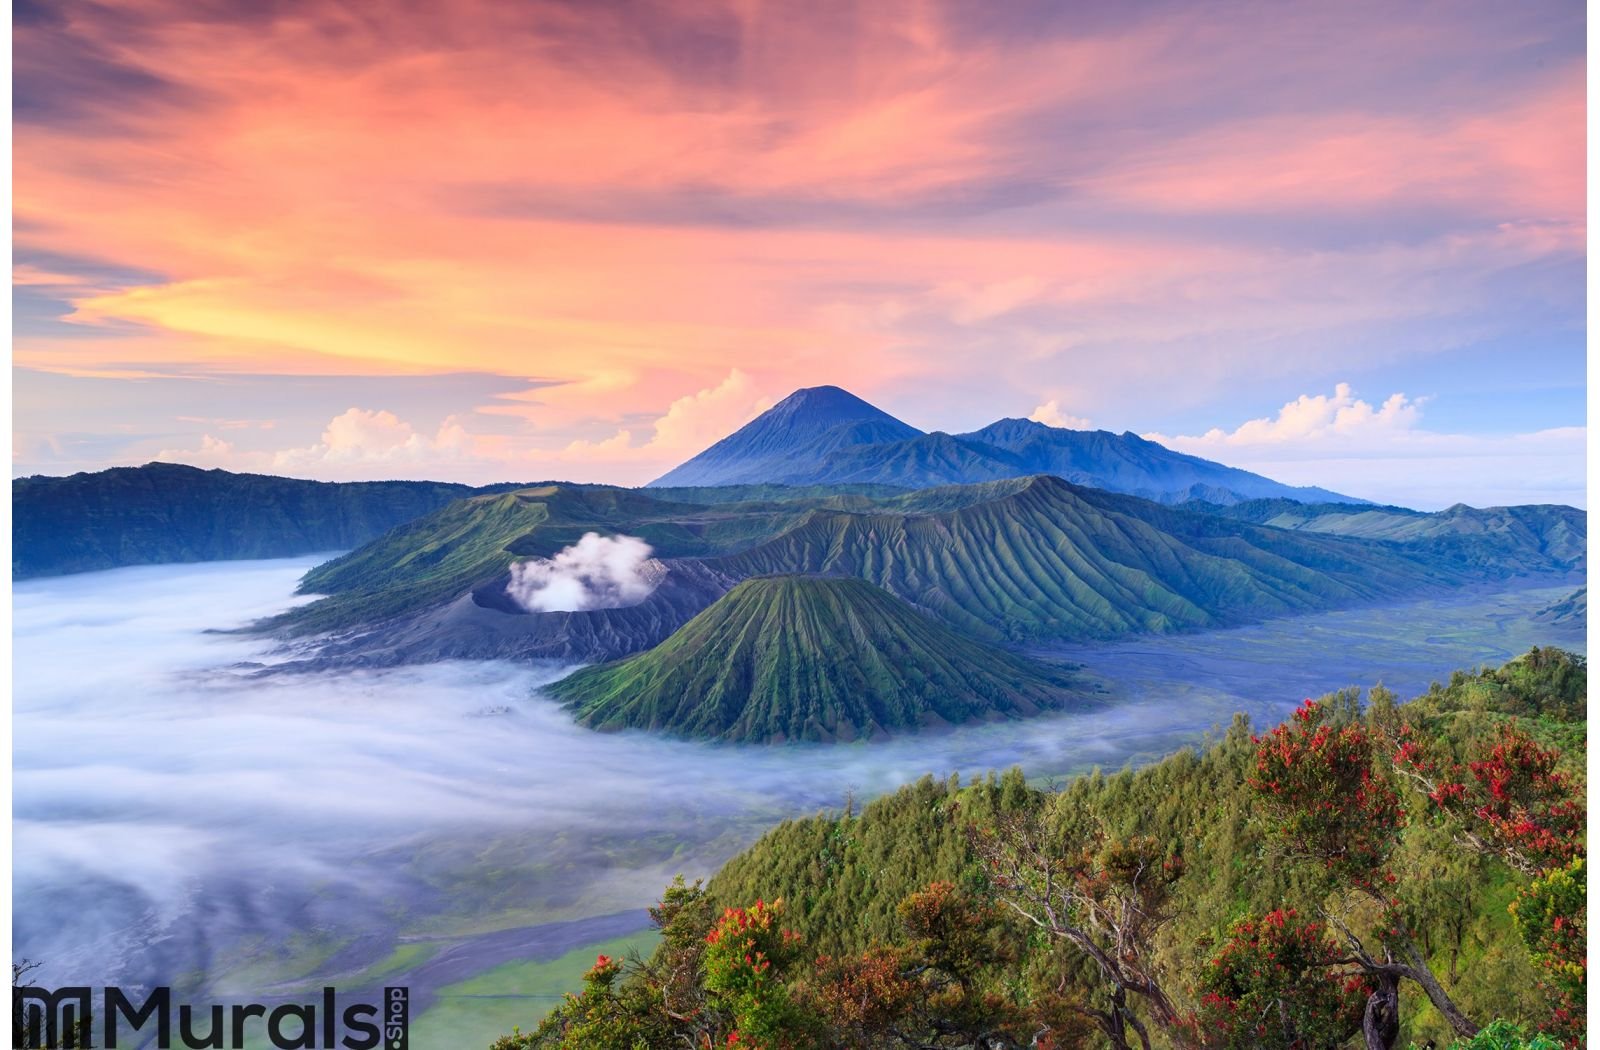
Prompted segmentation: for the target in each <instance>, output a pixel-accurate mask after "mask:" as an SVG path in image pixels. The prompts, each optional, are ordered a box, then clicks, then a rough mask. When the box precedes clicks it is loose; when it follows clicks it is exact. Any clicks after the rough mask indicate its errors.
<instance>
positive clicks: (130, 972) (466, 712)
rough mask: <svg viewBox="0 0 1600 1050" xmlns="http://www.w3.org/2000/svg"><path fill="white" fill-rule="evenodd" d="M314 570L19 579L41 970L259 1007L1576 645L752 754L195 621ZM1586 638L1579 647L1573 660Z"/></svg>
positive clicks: (21, 768)
mask: <svg viewBox="0 0 1600 1050" xmlns="http://www.w3.org/2000/svg"><path fill="white" fill-rule="evenodd" d="M315 561H316V559H311V558H302V559H290V560H282V561H270V562H245V563H228V564H211V565H188V566H164V567H143V568H135V569H121V570H116V571H113V572H105V573H95V574H89V575H82V576H73V577H66V578H61V579H54V580H43V581H33V582H28V583H24V584H21V585H19V586H18V587H17V588H16V597H15V614H16V629H15V642H16V669H15V740H16V744H15V754H14V772H15V810H14V817H15V823H14V827H15V858H16V861H15V876H14V880H15V881H14V901H15V909H16V910H15V914H16V920H15V936H14V949H15V951H16V953H17V954H18V955H19V956H23V957H28V958H33V959H37V960H41V961H42V962H43V963H44V967H45V968H44V970H43V972H42V973H41V975H40V976H41V979H42V980H44V981H47V982H51V983H72V984H93V985H100V984H106V983H119V982H120V983H125V984H146V983H171V984H175V985H177V986H179V987H180V988H184V987H187V988H189V989H191V990H195V989H199V988H209V989H211V990H215V991H226V992H235V993H247V994H266V993H269V992H271V991H273V990H281V989H285V988H292V987H294V986H296V985H298V984H300V983H302V982H305V981H307V980H322V979H336V978H348V979H352V980H353V979H355V977H356V976H359V975H361V974H362V973H364V972H366V971H368V970H369V969H370V968H371V967H372V966H373V965H374V964H375V963H377V962H378V961H380V960H382V959H383V958H384V957H385V956H387V955H389V953H390V952H391V951H392V950H393V949H394V947H395V945H396V944H397V943H399V942H400V940H401V939H421V940H430V941H442V942H444V941H448V942H452V943H470V939H471V938H472V937H473V936H475V935H479V934H485V933H488V932H491V931H494V930H497V929H509V928H512V927H519V926H532V925H537V924H539V923H544V922H549V921H552V920H557V919H570V918H581V917H584V916H594V915H602V914H607V913H611V912H617V911H620V910H623V909H637V908H642V907H643V906H644V905H646V904H648V903H650V902H651V901H653V900H655V899H656V894H658V892H659V890H660V887H661V885H662V884H663V883H664V882H665V881H666V880H667V879H669V878H670V877H671V876H672V874H673V873H674V872H677V871H684V872H686V873H687V874H689V875H690V876H698V875H704V874H707V873H709V872H710V871H711V870H712V869H713V868H714V867H715V865H716V864H718V863H720V862H721V861H722V860H723V859H725V858H726V857H727V856H729V855H730V854H732V853H733V852H735V851H736V850H738V849H739V848H741V847H743V846H744V845H746V844H748V843H749V842H750V841H751V840H752V839H753V838H754V837H755V836H756V835H758V834H759V833H760V831H761V829H762V828H764V827H767V826H770V825H771V824H772V823H775V822H776V821H778V820H781V819H782V818H784V817H786V816H792V815H796V814H800V813H805V812H809V811H812V810H815V809H817V808H819V807H824V806H827V807H832V806H836V805H838V804H840V803H841V802H842V800H843V799H844V797H845V795H846V793H847V792H850V793H853V794H854V795H855V796H856V797H857V798H864V797H867V796H871V795H875V794H878V793H881V792H884V791H887V790H890V789H892V788H893V787H895V786H896V785H898V784H901V783H904V782H906V781H908V780H911V779H915V778H916V777H918V776H921V775H922V774H924V773H930V772H931V773H933V774H935V775H940V776H943V775H947V774H949V773H950V772H952V771H959V772H962V773H963V774H966V775H971V774H977V773H981V772H983V771H986V770H989V769H993V768H1004V767H1006V766H1008V765H1011V764H1013V763H1021V764H1022V765H1023V766H1024V768H1025V769H1026V770H1027V771H1028V773H1029V774H1030V775H1047V774H1054V775H1060V774H1064V773H1068V772H1072V771H1075V770H1080V769H1084V768H1087V767H1088V766H1090V765H1094V764H1102V765H1110V766H1117V765H1120V764H1122V762H1124V761H1125V760H1128V759H1130V758H1133V759H1144V758H1151V757H1155V756H1157V755H1159V754H1161V753H1164V752H1166V751H1168V750H1170V749H1172V748H1173V747H1175V746H1178V745H1179V744H1181V743H1183V742H1185V741H1187V740H1191V739H1195V738H1197V737H1198V735H1199V734H1200V733H1202V732H1204V731H1205V730H1207V729H1209V728H1211V727H1214V726H1218V725H1221V724H1224V723H1225V722H1226V721H1227V719H1228V718H1229V716H1230V714H1231V712H1232V711H1234V710H1236V709H1243V710H1248V711H1250V712H1251V713H1252V714H1253V715H1254V716H1255V717H1256V718H1257V719H1258V721H1268V720H1275V719H1277V718H1278V717H1281V715H1282V714H1283V713H1284V712H1285V711H1287V710H1288V709H1289V708H1290V707H1292V706H1293V704H1294V703H1295V702H1296V701H1298V700H1299V699H1300V698H1301V697H1303V696H1306V695H1314V694H1317V693H1321V692H1324V691H1326V690H1328V689H1332V688H1336V687H1339V686H1343V685H1347V684H1351V683H1362V684H1370V683H1371V682H1372V681H1374V680H1376V679H1378V678H1386V679H1387V680H1388V681H1389V683H1390V684H1391V685H1394V686H1396V687H1398V688H1400V689H1402V691H1403V692H1404V691H1415V689H1417V688H1420V687H1422V686H1424V685H1425V684H1426V682H1427V680H1428V678H1430V677H1434V676H1440V675H1443V674H1445V673H1447V672H1448V671H1449V670H1450V669H1452V668H1454V667H1457V666H1462V665H1470V664H1473V663H1475V662H1478V661H1480V660H1492V659H1499V658H1501V657H1502V656H1503V655H1504V654H1506V653H1509V652H1514V651H1516V650H1518V649H1520V648H1523V647H1525V645H1526V644H1528V643H1529V642H1531V641H1560V640H1562V639H1556V638H1552V637H1550V636H1549V629H1547V628H1539V629H1535V628H1534V627H1532V626H1530V625H1529V624H1528V622H1527V617H1528V614H1529V613H1531V612H1533V611H1536V610H1537V609H1539V608H1542V607H1543V605H1545V604H1547V603H1548V602H1549V601H1550V600H1551V598H1552V596H1559V595H1558V594H1553V592H1551V591H1549V590H1544V591H1537V592H1534V591H1529V592H1521V593H1519V594H1511V595H1498V596H1478V597H1476V598H1473V599H1470V600H1463V601H1462V602H1460V603H1449V602H1438V601H1436V602H1432V603H1425V604H1423V605H1418V606H1412V607H1407V608H1405V609H1401V610H1369V611H1366V612H1354V613H1351V612H1347V613H1339V614H1330V615H1328V616H1320V617H1311V618H1306V619H1302V620H1296V621H1290V622H1283V623H1279V624H1275V625H1270V626H1268V627H1263V628H1254V629H1250V630H1247V631H1231V632H1217V633H1213V634H1209V635H1201V636H1189V637H1187V638H1183V639H1162V640H1144V641H1140V642H1137V643H1128V644H1125V645H1122V646H1115V647H1109V648H1100V649H1075V650H1073V651H1072V653H1071V656H1072V658H1073V659H1075V660H1078V661H1081V662H1084V663H1085V664H1087V665H1088V668H1089V670H1090V671H1091V672H1092V673H1094V674H1095V675H1096V676H1098V677H1099V678H1101V679H1102V680H1103V681H1104V682H1105V683H1106V687H1107V688H1108V689H1109V690H1110V692H1111V695H1112V696H1113V697H1114V698H1115V699H1116V701H1117V702H1116V703H1115V704H1114V705H1112V706H1110V707H1108V708H1107V709H1105V710H1102V711H1097V712H1094V713H1089V714H1067V715H1058V716H1049V717H1045V718H1039V719H1035V720H1032V721H1028V722H1018V723H1008V724H999V725H989V726H981V727H975V728H970V729H961V730H957V731H953V732H949V733H945V734H940V735H923V736H917V737H906V738H901V739H898V740H895V741H891V742H889V743H886V744H881V745H866V744H856V745H848V746H836V747H813V748H788V749H771V750H766V749H759V748H736V747H727V746H709V745H697V744H692V743H684V742H678V741H669V740H661V739H655V738H651V737H648V736H644V735H639V734H618V735H604V734H599V733H594V732H591V731H589V730H585V729H580V728H577V727H575V726H574V725H573V724H572V723H571V721H570V719H569V718H568V717H567V716H566V714H565V713H564V712H563V711H562V710H561V709H560V708H559V707H558V706H557V705H556V704H555V703H554V702H552V701H550V700H548V699H546V698H545V697H543V696H542V695H541V694H540V693H539V691H538V690H539V686H540V685H542V684H544V683H547V682H549V681H550V680H552V679H553V678H554V677H556V676H557V675H558V674H560V673H562V669H559V668H548V667H547V668H534V667H527V666H516V665H511V664H506V663H475V664H468V663H444V664H435V665H430V666H424V667H411V668H399V669H392V670H384V671H378V672H361V673H344V674H338V675H328V676H306V675H277V676H269V677H260V676H256V675H252V673H251V669H250V668H247V667H241V666H239V665H240V664H241V663H242V662H246V661H252V660H259V659H262V658H264V657H266V656H267V649H268V646H267V643H263V642H261V641H259V640H250V639H244V638H241V637H239V636H233V635H227V634H214V633H207V629H208V628H226V627H231V626H236V625H239V624H242V623H245V622H248V621H250V620H252V619H254V618H256V617H259V616H262V615H265V614H268V613H271V612H273V611H275V610H278V609H281V608H283V607H285V606H287V605H288V604H290V603H291V601H294V600H297V599H292V598H291V597H290V596H291V593H292V591H293V588H294V585H295V582H296V581H297V579H298V578H299V576H300V575H301V574H302V573H303V572H304V571H305V570H306V569H307V568H309V567H310V566H311V565H312V564H313V563H314V562H315ZM1580 644H1581V643H1580Z"/></svg>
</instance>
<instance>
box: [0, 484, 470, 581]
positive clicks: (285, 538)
mask: <svg viewBox="0 0 1600 1050" xmlns="http://www.w3.org/2000/svg"><path fill="white" fill-rule="evenodd" d="M478 491H484V490H479V489H473V488H471V487H469V486H467V485H451V484H444V483H441V482H432V481H362V482H326V481H304V480H300V479H297V478H280V477H272V476H269V475H263V474H233V473H229V472H228V471H225V470H200V469H199V468H197V467H187V466H182V465H180V464H176V463H149V464H146V465H145V466H142V467H117V468H113V469H111V470H102V471H99V472H97V473H93V474H73V475H71V476H70V477H60V478H53V477H42V476H35V477H27V478H16V479H14V480H13V481H12V482H11V521H12V525H11V528H12V534H11V537H12V548H11V549H12V557H11V572H12V576H13V578H15V579H19V580H25V579H29V578H30V577H35V576H56V575H60V574H63V573H73V572H93V571H96V570H99V569H114V568H117V567H119V566H123V565H150V564H159V563H163V562H197V561H221V560H230V559H240V558H282V557H287V556H290V555H295V554H307V553H311V552H314V551H329V550H343V549H347V548H350V547H355V546H359V545H360V544H363V543H366V542H367V541H368V540H371V539H374V538H376V537H377V536H379V535H382V534H383V533H384V532H386V531H388V530H389V529H392V528H394V527H395V526H396V525H399V524H401V523H402V522H405V521H409V520H411V519H413V518H417V517H420V516H422V515H424V514H427V513H429V512H431V511H434V510H437V509H438V508H440V507H442V506H444V505H445V504H447V503H449V502H450V501H452V500H456V499H460V498H461V497H463V496H468V495H471V494H473V493H474V492H478Z"/></svg>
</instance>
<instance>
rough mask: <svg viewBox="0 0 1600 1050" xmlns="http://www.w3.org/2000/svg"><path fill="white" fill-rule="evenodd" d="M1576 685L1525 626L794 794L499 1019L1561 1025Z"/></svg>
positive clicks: (623, 1032)
mask: <svg viewBox="0 0 1600 1050" xmlns="http://www.w3.org/2000/svg"><path fill="white" fill-rule="evenodd" d="M1586 689H1587V674H1586V668H1585V665H1584V662H1583V660H1582V659H1581V658H1577V657H1572V656H1570V655H1568V654H1566V653H1563V652H1560V651H1557V650H1548V649H1546V650H1538V649H1536V650H1534V651H1532V652H1531V653H1529V654H1527V655H1526V656H1524V657H1522V658H1520V659H1518V660H1516V661H1514V662H1512V663H1511V664H1508V665H1507V666H1505V667H1503V668H1499V669H1493V670H1484V671H1480V672H1476V673H1461V674H1457V675H1456V676H1454V677H1453V678H1452V680H1451V681H1450V682H1449V683H1447V684H1439V685H1435V687H1434V688H1433V689H1431V690H1430V691H1429V692H1428V693H1427V694H1425V695H1423V696H1421V697H1419V698H1417V699H1416V700H1414V701H1413V702H1411V703H1408V704H1405V705H1398V704H1397V703H1396V702H1395V700H1396V698H1395V697H1394V696H1392V694H1389V693H1388V692H1387V691H1385V690H1383V689H1382V688H1381V687H1378V688H1374V689H1373V690H1372V691H1371V692H1370V694H1368V695H1367V696H1366V697H1365V698H1363V697H1362V696H1361V695H1360V694H1359V692H1358V691H1356V690H1347V691H1343V692H1340V693H1335V694H1332V695H1330V696H1328V697H1325V698H1323V699H1322V700H1321V701H1319V702H1315V703H1312V702H1308V703H1307V704H1306V705H1304V706H1303V707H1302V708H1301V710H1300V711H1299V712H1297V714H1296V717H1295V719H1293V720H1292V721H1291V722H1288V723H1285V724H1284V725H1283V726H1280V727H1278V728H1277V729H1276V730H1274V731H1273V732H1272V733H1269V734H1266V735H1263V736H1259V737H1257V736H1254V735H1252V733H1251V731H1250V727H1249V726H1248V724H1247V723H1246V722H1245V721H1244V720H1243V718H1242V717H1241V718H1238V719H1236V720H1235V722H1234V724H1233V725H1232V726H1231V727H1230V728H1229V729H1228V730H1227V731H1226V733H1224V734H1223V735H1222V736H1221V737H1220V738H1218V739H1216V740H1215V741H1214V742H1212V743H1211V744H1210V745H1209V746H1207V747H1205V748H1203V749H1200V750H1191V749H1186V750H1183V751H1180V752H1178V753H1176V754H1174V755H1172V756H1170V757H1168V758H1166V759H1165V760H1163V761H1161V762H1158V763H1155V764H1153V765H1151V766H1148V767H1146V768H1143V769H1138V770H1133V769H1126V770H1123V771H1122V772H1119V773H1116V774H1114V775H1105V774H1102V773H1098V772H1096V773H1094V774H1091V775H1088V776H1084V777H1081V778H1078V779H1076V780H1074V781H1073V782H1072V783H1071V784H1069V785H1067V786H1066V787H1065V788H1063V789H1061V790H1040V789H1038V788H1035V787H1032V786H1030V785H1029V784H1028V783H1027V782H1026V780H1025V778H1024V777H1023V774H1022V773H1021V771H1019V770H1011V771H1009V772H1007V773H1006V774H1005V775H1003V776H1000V777H996V776H994V775H993V774H991V775H990V776H989V777H987V778H986V779H982V780H977V781H974V782H972V783H970V784H966V785H963V784H962V783H961V782H960V781H959V780H958V779H956V778H952V779H950V780H948V781H943V782H941V781H936V780H934V779H932V778H924V779H923V780H922V781H920V782H918V783H916V784H913V785H910V786H907V787H906V788H904V789H902V790H900V791H898V792H896V793H894V794H892V795H889V796H886V797H884V798H881V799H878V800H877V801H874V802H873V803H871V804H869V805H868V806H866V807H865V808H864V809H863V810H862V811H860V812H859V813H857V812H853V811H846V812H844V813H832V814H819V815H817V816H815V817H811V818H807V819H803V820H795V821H789V822H786V823H784V824H782V825H780V826H779V827H777V828H775V829H773V830H772V831H771V832H769V833H768V834H767V835H766V836H765V837H764V838H763V839H762V840H761V841H759V842H758V843H757V844H756V845H755V846H753V847H752V848H751V849H749V850H748V851H746V852H745V853H743V854H741V855H740V856H738V857H736V858H734V860H732V861H731V862H729V863H728V864H727V865H726V866H725V867H724V868H723V869H722V870H721V871H720V872H719V873H718V874H717V875H716V876H715V878H713V879H712V880H711V882H710V884H709V885H708V886H705V887H701V886H699V885H698V884H697V885H695V886H686V885H684V884H683V883H682V882H681V880H680V881H679V882H678V883H676V884H675V885H674V886H672V887H669V889H668V890H667V892H666V894H665V895H664V897H663V900H662V903H661V905H660V906H659V907H658V908H656V909H654V910H653V915H654V917H655V919H656V921H657V924H658V927H659V928H660V929H661V931H662V934H663V941H662V944H661V946H660V947H659V948H658V949H657V951H656V952H655V954H654V955H653V956H652V957H651V958H650V959H648V960H644V961H641V962H640V963H638V964H636V965H633V966H630V967H623V966H620V965H617V964H616V963H615V962H613V961H612V960H602V961H601V962H600V963H599V964H597V965H596V966H595V967H593V968H591V970H590V971H589V972H588V974H586V975H585V984H584V988H583V990H582V992H581V993H579V994H577V995H574V996H571V997H569V998H568V1000H567V1001H566V1002H565V1003H564V1005H563V1006H562V1007H561V1008H560V1009H559V1010H557V1011H555V1012H554V1013H552V1014H551V1015H550V1016H549V1017H547V1018H546V1019H545V1021H544V1022H543V1023H542V1024H541V1025H540V1026H539V1028H538V1029H537V1031H535V1032H531V1033H522V1034H518V1035H516V1036H511V1037H507V1038H505V1039H502V1040H500V1041H499V1042H497V1043H496V1044H495V1047H496V1050H532V1048H535V1047H540V1048H548V1047H567V1048H576V1047H612V1046H616V1047H667V1046H672V1045H694V1046H700V1045H716V1046H724V1045H730V1046H745V1047H752V1046H759V1047H767V1048H773V1047H788V1048H803V1047H972V1046H985V1047H989V1048H1001V1047H1022V1046H1039V1047H1052V1048H1056V1050H1062V1048H1067V1047H1079V1046H1081V1047H1098V1046H1112V1047H1132V1046H1139V1045H1142V1044H1143V1043H1144V1040H1145V1039H1146V1038H1148V1040H1149V1043H1148V1045H1152V1046H1159V1047H1176V1048H1185V1050H1187V1048H1201V1047H1223V1046H1239V1047H1244V1046H1250V1047H1283V1048H1285V1050H1287V1048H1289V1047H1300V1048H1306V1050H1311V1048H1318V1047H1321V1048H1335V1047H1353V1046H1358V1045H1361V1046H1367V1047H1385V1048H1388V1047H1403V1046H1406V1045H1407V1043H1408V1041H1410V1042H1414V1043H1416V1044H1419V1045H1420V1044H1423V1043H1425V1042H1428V1041H1431V1042H1432V1043H1433V1044H1434V1045H1437V1046H1443V1045H1455V1046H1458V1047H1470V1048H1474V1050H1478V1048H1488V1047H1495V1048H1499V1047H1519V1048H1525V1047H1539V1048H1544V1047H1554V1046H1558V1045H1559V1046H1568V1047H1570V1046H1577V1045H1581V1041H1582V1038H1583V1036H1582V1030H1581V1024H1582V1021H1581V1019H1582V1008H1583V995H1584V982H1583V978H1584V977H1585V976H1586V968H1585V965H1584V960H1583V954H1582V952H1583V949H1582V945H1583V943H1584V929H1585V927H1586V905H1585V901H1584V895H1583V893H1582V886H1583V869H1582V857H1583V853H1584V845H1583V840H1582V831H1581V829H1582V826H1583V811H1582V806H1583V798H1584V782H1583V775H1584V774H1583V767H1584V743H1583V742H1584V736H1585V733H1584V721H1583V720H1584V700H1585V694H1586ZM1555 740H1560V741H1564V742H1565V749H1564V751H1563V752H1561V753H1557V751H1556V750H1555V749H1554V748H1553V747H1552V746H1551V743H1552V742H1553V741H1555ZM1474 796H1475V797H1476V798H1477V799H1478V802H1477V803H1476V804H1468V805H1465V806H1459V805H1456V804H1455V801H1456V800H1458V799H1462V798H1466V799H1472V798H1473V797H1474ZM729 944H732V945H733V946H734V949H735V950H731V951H730V950H724V948H725V947H726V946H727V945H729ZM1269 961H1270V964H1271V965H1270V967H1269V965H1268V963H1269ZM1280 1004H1281V1006H1280ZM1363 1020H1365V1021H1366V1022H1368V1023H1369V1027H1370V1028H1371V1030H1372V1033H1373V1034H1371V1035H1369V1036H1368V1037H1366V1039H1365V1040H1363V1037H1362V1036H1361V1025H1362V1023H1363ZM1500 1021H1503V1022H1505V1023H1495V1024H1491V1022H1500ZM1480 1027H1481V1029H1482V1030H1480ZM1535 1032H1545V1033H1547V1034H1548V1036H1549V1038H1545V1037H1543V1036H1538V1037H1536V1036H1535V1035H1534V1034H1533V1033H1535Z"/></svg>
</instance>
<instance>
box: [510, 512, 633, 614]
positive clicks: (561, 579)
mask: <svg viewBox="0 0 1600 1050" xmlns="http://www.w3.org/2000/svg"><path fill="white" fill-rule="evenodd" d="M661 576H662V573H661V571H660V563H659V562H653V561H652V560H651V558H650V545H649V544H648V543H646V542H645V541H644V540H641V539H639V538H638V537H637V536H602V535H600V534H599V533H597V532H586V533H584V535H583V539H581V540H579V541H578V542H577V543H574V544H573V545H572V546H570V547H568V548H566V549H565V550H563V551H561V552H560V553H558V554H556V556H555V557H553V558H535V559H533V560H531V561H520V562H517V563H516V564H514V565H512V566H511V581H510V582H509V583H507V584H506V593H507V594H509V595H510V596H511V598H512V600H514V601H515V602H516V603H517V604H518V605H520V606H522V607H523V608H524V609H526V610H527V611H528V612H582V611H584V610H586V609H620V608H624V607H626V606H629V605H637V604H639V603H640V602H642V601H644V600H645V599H646V598H648V597H649V596H650V592H651V591H653V590H655V589H656V585H657V584H658V583H660V582H661Z"/></svg>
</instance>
